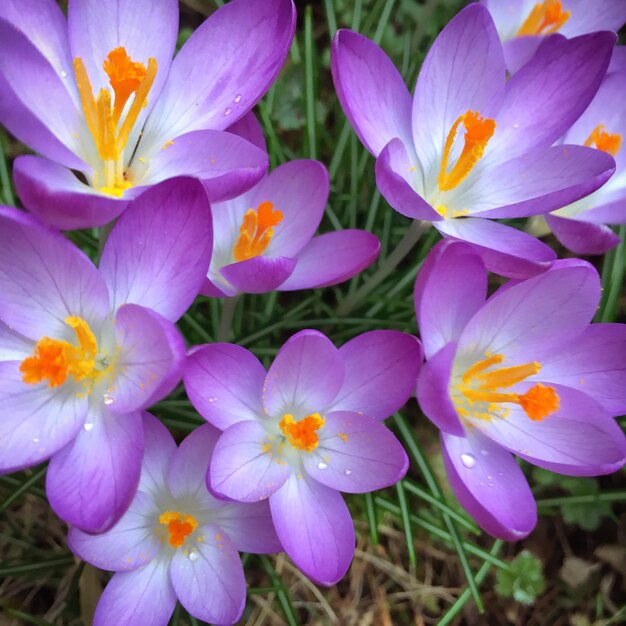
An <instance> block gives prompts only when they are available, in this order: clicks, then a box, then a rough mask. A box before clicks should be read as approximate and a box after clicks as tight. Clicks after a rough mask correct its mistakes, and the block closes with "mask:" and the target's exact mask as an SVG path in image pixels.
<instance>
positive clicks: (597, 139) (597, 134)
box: [583, 124, 622, 156]
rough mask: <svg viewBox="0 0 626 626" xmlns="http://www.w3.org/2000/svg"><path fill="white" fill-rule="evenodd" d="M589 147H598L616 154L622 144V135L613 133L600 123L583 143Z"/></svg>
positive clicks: (612, 154)
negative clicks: (608, 131)
mask: <svg viewBox="0 0 626 626" xmlns="http://www.w3.org/2000/svg"><path fill="white" fill-rule="evenodd" d="M583 145H585V146H587V147H588V148H593V147H595V148H597V149H598V150H603V151H604V152H608V153H609V154H610V155H611V156H616V155H617V153H618V152H619V149H620V147H621V146H622V136H621V135H620V134H618V133H615V134H613V135H612V134H611V133H607V132H606V131H605V130H604V124H599V125H598V126H596V127H595V128H594V129H593V130H592V131H591V134H590V135H589V137H587V140H586V141H585V143H584V144H583Z"/></svg>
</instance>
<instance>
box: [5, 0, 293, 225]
mask: <svg viewBox="0 0 626 626" xmlns="http://www.w3.org/2000/svg"><path fill="white" fill-rule="evenodd" d="M294 26H295V8H294V6H293V2H292V0H233V1H232V2H229V3H228V4H227V5H225V6H224V7H222V8H221V9H219V10H218V11H216V12H215V13H214V14H213V15H211V16H210V17H209V18H208V19H207V20H206V21H205V22H204V24H203V25H202V26H200V27H199V28H198V29H197V30H196V31H195V32H194V33H193V35H192V36H191V37H190V38H189V40H188V41H187V42H186V43H185V45H184V46H183V48H182V49H181V50H180V52H179V53H178V54H177V55H176V58H175V59H174V60H172V56H173V53H174V48H175V45H176V38H177V34H178V0H159V2H154V1H153V0H70V2H69V5H68V18H67V20H66V18H65V16H64V15H63V13H62V12H61V9H60V8H59V6H58V4H57V2H55V0H3V2H2V3H0V94H1V95H0V121H2V123H3V124H4V125H5V126H6V127H7V128H8V129H9V130H10V131H11V132H12V133H13V134H14V135H15V136H16V137H17V138H18V139H20V140H21V141H23V142H24V143H26V144H27V145H29V146H30V147H32V148H33V149H34V150H35V151H37V152H38V153H40V154H41V155H42V156H23V157H19V158H18V159H16V161H15V167H14V178H15V185H16V188H17V191H18V194H19V196H20V198H21V200H22V202H23V203H24V205H25V206H26V207H27V208H28V209H29V210H30V211H32V212H34V213H36V214H37V215H38V216H39V217H41V219H43V220H44V221H45V222H47V223H48V224H50V225H52V226H55V227H58V228H63V229H71V228H84V227H88V226H99V225H102V224H106V223H107V222H109V221H111V220H112V219H114V218H115V217H117V216H118V215H119V214H120V213H121V212H122V211H123V210H124V208H125V207H126V206H127V204H128V200H129V199H132V198H134V197H136V196H137V195H138V194H140V193H141V192H142V191H143V190H144V189H145V188H146V186H149V185H153V184H155V183H157V182H159V181H162V180H165V179H169V178H173V177H176V176H182V175H189V176H194V177H197V178H199V179H201V180H202V181H203V183H204V184H205V187H206V189H207V193H208V194H209V200H211V201H219V200H223V199H225V198H230V197H233V196H236V195H238V194H240V193H242V192H243V191H245V190H246V189H248V188H249V187H251V186H252V185H253V184H254V183H256V182H257V181H258V180H259V179H260V178H261V176H262V175H263V174H264V172H265V170H266V169H267V155H265V154H264V153H263V152H261V151H260V150H258V148H256V147H255V146H252V145H250V144H248V143H245V142H244V141H243V140H242V139H241V138H239V137H237V136H235V135H233V134H231V133H225V132H223V131H224V130H226V129H227V128H228V127H229V126H231V125H232V124H233V123H234V122H236V121H237V120H238V119H239V118H241V117H242V116H244V115H245V114H246V113H247V112H248V111H250V109H251V108H252V107H253V106H254V105H255V104H256V102H257V101H258V100H259V98H260V97H261V96H262V95H263V94H264V92H265V91H266V89H267V88H268V86H269V85H270V84H271V82H272V81H273V80H274V78H275V77H276V75H277V74H278V72H279V70H280V68H281V66H282V64H283V61H284V59H285V57H286V55H287V52H288V50H289V47H290V45H291V41H292V39H293V33H294ZM74 172H79V173H80V176H77V175H76V174H75V173H74Z"/></svg>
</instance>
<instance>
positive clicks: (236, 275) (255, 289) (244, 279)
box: [220, 256, 297, 293]
mask: <svg viewBox="0 0 626 626" xmlns="http://www.w3.org/2000/svg"><path fill="white" fill-rule="evenodd" d="M296 263H297V261H296V260H295V259H290V258H287V257H283V256H279V257H274V258H269V257H265V256H255V257H252V258H250V259H247V260H245V261H239V262H237V263H231V264H230V265H225V266H224V267H222V268H221V269H220V272H221V274H222V276H223V277H224V278H225V279H226V280H227V281H228V283H230V284H231V285H232V286H233V287H235V288H236V289H237V290H238V291H242V292H244V293H267V292H269V291H274V290H275V289H277V288H278V287H280V286H281V285H282V284H283V283H284V282H285V281H286V280H287V279H288V278H289V276H290V275H291V274H292V272H293V270H294V267H296Z"/></svg>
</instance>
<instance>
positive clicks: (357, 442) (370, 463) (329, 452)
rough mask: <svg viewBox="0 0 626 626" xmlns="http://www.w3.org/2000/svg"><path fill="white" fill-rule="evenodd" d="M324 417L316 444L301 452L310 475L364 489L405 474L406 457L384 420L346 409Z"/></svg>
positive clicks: (354, 490) (352, 490)
mask: <svg viewBox="0 0 626 626" xmlns="http://www.w3.org/2000/svg"><path fill="white" fill-rule="evenodd" d="M325 419H326V422H325V424H324V426H323V428H322V429H321V430H320V431H319V435H320V439H319V445H318V447H317V448H316V449H315V450H314V451H313V452H311V453H309V454H306V455H303V464H304V468H305V469H306V471H307V473H308V474H309V476H311V478H313V479H314V480H316V481H317V482H319V483H321V484H322V485H326V487H330V489H335V490H337V491H346V492H348V493H367V492H369V491H374V490H376V489H383V488H384V487H389V485H393V484H394V483H396V482H398V481H399V480H400V479H401V478H402V477H403V476H404V475H405V474H406V471H407V469H408V467H409V458H408V457H407V455H406V452H405V451H404V448H403V447H402V445H401V444H400V442H399V441H398V440H397V439H396V437H395V435H394V434H393V433H392V432H391V431H390V430H389V429H388V428H387V427H386V426H385V425H384V424H382V423H381V422H379V421H377V420H375V419H373V418H371V417H368V416H367V415H360V414H359V413H354V412H348V411H333V412H332V413H326V414H325ZM270 501H271V500H270Z"/></svg>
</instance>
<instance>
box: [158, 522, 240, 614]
mask: <svg viewBox="0 0 626 626" xmlns="http://www.w3.org/2000/svg"><path fill="white" fill-rule="evenodd" d="M197 532H198V533H200V536H202V538H203V539H202V541H201V542H200V543H198V544H197V546H196V548H195V550H194V551H193V553H189V554H185V553H184V552H183V551H181V550H177V551H176V553H175V554H174V557H173V558H172V565H171V568H170V576H171V580H172V585H173V586H174V591H175V592H176V595H177V596H178V599H179V600H180V603H181V604H182V605H183V606H184V607H185V609H186V610H187V612H189V613H190V614H191V615H193V616H194V617H197V618H198V619H201V620H204V621H206V622H211V623H212V624H234V623H235V622H237V621H238V620H239V618H240V617H241V614H242V612H243V609H244V606H245V604H246V580H245V577H244V573H243V566H242V565H241V561H240V559H239V554H238V553H237V550H236V548H235V546H234V545H233V543H232V541H231V540H230V539H229V538H228V536H226V535H225V534H224V533H223V531H222V529H221V528H219V527H218V526H213V525H206V526H202V527H200V528H199V529H198V531H197ZM192 554H193V555H194V558H190V557H191V555H192Z"/></svg>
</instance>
